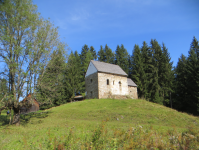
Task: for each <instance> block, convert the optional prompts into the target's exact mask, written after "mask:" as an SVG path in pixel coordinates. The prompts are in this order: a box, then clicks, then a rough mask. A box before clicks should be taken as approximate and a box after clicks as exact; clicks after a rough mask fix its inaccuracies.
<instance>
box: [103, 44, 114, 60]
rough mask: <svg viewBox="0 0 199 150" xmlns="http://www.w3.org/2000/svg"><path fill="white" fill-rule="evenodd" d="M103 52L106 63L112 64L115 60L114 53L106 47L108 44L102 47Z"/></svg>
mask: <svg viewBox="0 0 199 150" xmlns="http://www.w3.org/2000/svg"><path fill="white" fill-rule="evenodd" d="M104 54H105V62H107V63H111V64H114V63H115V60H114V53H113V52H112V50H111V49H110V48H109V47H108V45H107V44H106V45H105V48H104Z"/></svg>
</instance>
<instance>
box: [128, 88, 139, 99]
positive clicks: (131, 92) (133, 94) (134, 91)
mask: <svg viewBox="0 0 199 150" xmlns="http://www.w3.org/2000/svg"><path fill="white" fill-rule="evenodd" d="M128 89H129V96H130V97H131V98H133V99H137V98H138V94H137V87H134V86H128Z"/></svg>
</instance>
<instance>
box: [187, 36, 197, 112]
mask: <svg viewBox="0 0 199 150" xmlns="http://www.w3.org/2000/svg"><path fill="white" fill-rule="evenodd" d="M198 54H199V44H198V41H197V39H196V38H195V37H194V39H193V41H192V43H191V48H190V51H189V56H188V58H187V87H188V88H187V92H188V101H189V102H188V108H189V110H188V111H189V112H191V113H193V114H199V84H198V83H199V57H198Z"/></svg>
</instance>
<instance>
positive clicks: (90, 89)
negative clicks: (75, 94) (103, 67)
mask: <svg viewBox="0 0 199 150" xmlns="http://www.w3.org/2000/svg"><path fill="white" fill-rule="evenodd" d="M85 88H86V98H87V99H90V98H99V97H98V75H97V73H94V74H91V75H89V76H87V77H86V78H85Z"/></svg>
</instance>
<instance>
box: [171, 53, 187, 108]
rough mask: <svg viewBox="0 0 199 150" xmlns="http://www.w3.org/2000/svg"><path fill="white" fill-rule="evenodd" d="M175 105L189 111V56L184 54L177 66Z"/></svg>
mask: <svg viewBox="0 0 199 150" xmlns="http://www.w3.org/2000/svg"><path fill="white" fill-rule="evenodd" d="M174 91H175V96H174V98H175V101H174V102H175V105H174V107H175V108H176V109H178V110H180V111H187V105H188V104H187V102H188V93H187V92H188V90H187V58H186V57H185V56H184V55H183V54H182V55H181V56H180V58H179V59H178V63H177V66H176V68H175V88H174Z"/></svg>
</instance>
